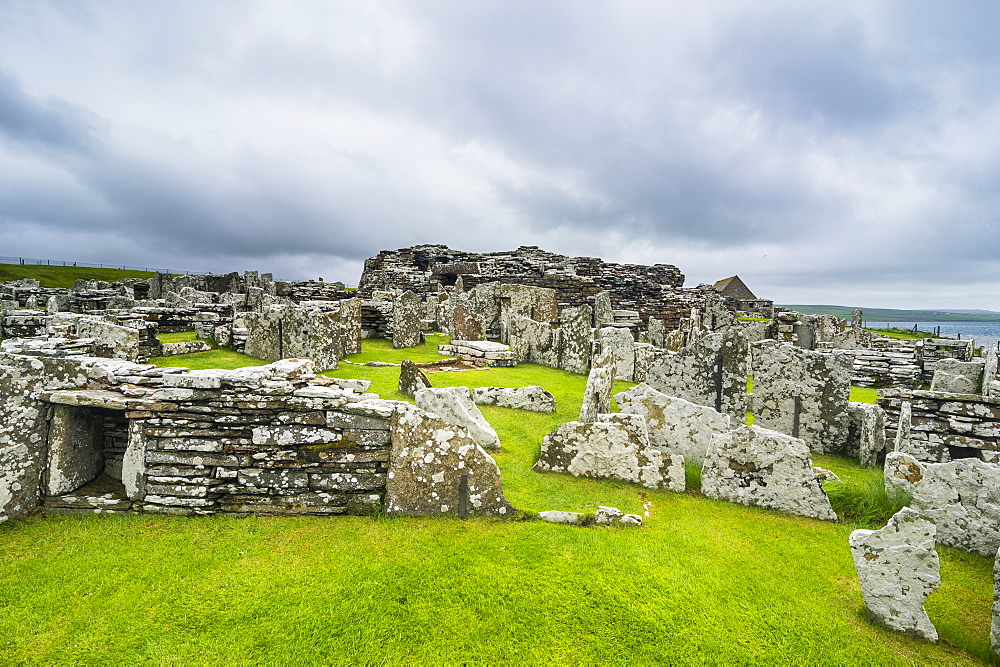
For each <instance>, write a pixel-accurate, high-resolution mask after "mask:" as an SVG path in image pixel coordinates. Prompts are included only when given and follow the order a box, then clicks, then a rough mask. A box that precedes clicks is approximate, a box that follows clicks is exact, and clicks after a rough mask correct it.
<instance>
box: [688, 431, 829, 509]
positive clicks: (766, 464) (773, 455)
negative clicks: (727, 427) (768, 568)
mask: <svg viewBox="0 0 1000 667" xmlns="http://www.w3.org/2000/svg"><path fill="white" fill-rule="evenodd" d="M701 490H702V493H704V494H705V495H706V496H708V497H709V498H717V499H719V500H726V501H729V502H734V503H740V504H742V505H751V506H758V507H769V508H771V509H776V510H780V511H782V512H789V513H790V514H799V515H801V516H807V517H811V518H814V519H822V520H824V521H836V520H837V515H836V513H835V512H834V511H833V508H832V507H831V506H830V499H829V498H828V497H827V495H826V493H825V492H824V491H823V487H822V486H820V483H819V481H818V480H817V479H816V475H815V473H814V472H813V468H812V459H811V458H810V456H809V448H808V447H806V445H805V443H804V442H802V441H801V440H799V439H798V438H793V437H791V436H788V435H784V434H782V433H778V432H776V431H769V430H767V429H764V428H761V427H759V426H747V425H743V426H740V427H739V428H737V429H736V430H733V431H729V432H728V433H724V434H722V435H719V436H717V437H716V438H715V442H714V444H713V446H712V448H711V450H710V451H709V454H708V457H707V458H706V459H705V465H704V467H703V468H702V471H701Z"/></svg>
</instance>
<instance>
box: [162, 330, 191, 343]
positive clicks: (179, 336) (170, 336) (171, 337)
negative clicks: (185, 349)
mask: <svg viewBox="0 0 1000 667" xmlns="http://www.w3.org/2000/svg"><path fill="white" fill-rule="evenodd" d="M156 337H157V338H159V339H160V342H161V343H188V342H192V341H196V340H200V339H199V338H198V334H197V333H196V332H194V331H177V332H173V333H158V334H156Z"/></svg>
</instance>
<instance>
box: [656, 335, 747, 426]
mask: <svg viewBox="0 0 1000 667" xmlns="http://www.w3.org/2000/svg"><path fill="white" fill-rule="evenodd" d="M749 356H750V352H749V345H748V343H747V340H746V338H745V337H744V336H743V335H742V333H741V332H740V331H739V330H733V331H729V332H726V333H717V334H711V335H708V336H706V337H704V338H702V339H700V340H698V341H696V342H693V343H691V344H689V345H687V346H685V347H683V348H681V350H680V351H679V352H677V353H665V354H661V355H660V356H658V357H657V358H656V360H655V361H654V362H653V363H652V365H651V366H650V367H649V370H648V371H647V373H646V384H648V385H649V386H651V387H652V388H653V389H656V390H657V391H659V392H662V393H664V394H666V395H667V396H676V397H678V398H683V399H684V400H686V401H691V402H692V403H697V404H699V405H707V406H709V407H713V408H714V407H716V402H717V399H720V398H721V404H722V405H721V410H719V412H723V413H725V414H727V415H729V418H730V419H731V420H732V422H733V423H734V424H742V423H743V422H744V421H745V419H746V411H747V389H746V385H747V376H748V373H749V364H748V360H749ZM720 358H721V361H722V375H721V380H722V382H721V386H719V385H717V384H716V381H717V374H718V370H719V360H720ZM720 390H721V391H720Z"/></svg>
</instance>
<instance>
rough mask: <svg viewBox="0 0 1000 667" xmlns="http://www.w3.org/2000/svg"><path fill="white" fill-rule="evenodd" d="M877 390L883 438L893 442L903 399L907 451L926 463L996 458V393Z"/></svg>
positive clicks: (999, 440) (999, 403)
mask: <svg viewBox="0 0 1000 667" xmlns="http://www.w3.org/2000/svg"><path fill="white" fill-rule="evenodd" d="M879 394H880V397H879V399H878V405H879V406H880V407H881V408H882V409H883V410H885V413H886V422H885V437H886V441H887V442H895V441H896V437H897V429H898V427H899V423H900V413H901V411H902V406H903V404H904V403H908V404H909V409H910V411H911V414H912V417H911V419H910V420H908V422H907V426H908V428H909V431H908V433H907V434H906V441H907V445H906V451H908V452H910V453H912V454H915V455H917V457H918V458H919V459H920V460H922V461H925V462H929V463H943V462H947V461H951V460H952V459H959V458H969V457H975V458H978V459H980V460H982V461H986V462H989V463H1000V397H997V398H983V396H982V395H980V394H951V393H942V392H933V391H923V390H919V389H918V390H908V389H881V390H879Z"/></svg>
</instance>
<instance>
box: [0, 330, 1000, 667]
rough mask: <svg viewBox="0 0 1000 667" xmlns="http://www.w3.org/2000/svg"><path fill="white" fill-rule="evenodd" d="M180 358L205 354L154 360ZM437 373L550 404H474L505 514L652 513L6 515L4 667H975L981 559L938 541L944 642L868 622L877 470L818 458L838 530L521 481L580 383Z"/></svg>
mask: <svg viewBox="0 0 1000 667" xmlns="http://www.w3.org/2000/svg"><path fill="white" fill-rule="evenodd" d="M437 342H439V341H437V340H434V339H432V342H431V343H429V344H428V345H427V346H423V347H420V348H413V349H410V350H403V351H399V350H397V351H391V348H390V347H388V343H387V342H385V341H365V342H364V346H365V351H364V352H363V353H362V354H361V355H355V357H353V358H352V360H354V361H365V360H373V359H374V358H378V359H379V360H386V358H387V357H390V358H412V359H415V360H430V359H436V358H439V357H438V355H437V354H436V351H435V349H434V346H435V345H436V343H437ZM219 352H225V351H219V350H216V351H213V352H212V353H201V354H214V353H219ZM191 358H196V359H198V360H199V363H200V360H201V359H203V357H200V356H198V355H185V356H182V357H168V358H166V359H164V360H162V362H163V363H164V365H193V364H191V363H189V361H190V359H191ZM248 359H249V362H253V363H261V362H260V361H259V360H253V359H252V358H248ZM223 361H224V362H225V363H227V364H229V366H230V367H235V366H237V365H241V364H242V365H247V363H248V361H247V360H245V359H240V358H237V357H227V358H226V359H225V360H223ZM329 374H330V375H335V376H343V377H357V376H362V375H364V376H367V377H368V378H369V379H371V380H372V381H373V389H374V390H376V391H379V392H380V393H382V395H383V396H384V397H386V398H400V397H399V396H398V395H397V394H396V393H395V383H396V379H397V377H398V369H397V368H395V367H367V366H353V365H350V364H343V365H342V366H341V368H339V369H337V370H336V371H332V372H330V373H329ZM429 377H430V379H431V382H432V383H433V384H435V385H437V386H448V385H460V384H464V385H467V386H486V385H497V386H512V387H513V386H522V385H525V384H540V385H542V386H544V387H545V388H546V389H548V390H549V391H551V392H552V393H553V394H554V395H555V397H556V401H557V409H558V411H557V412H556V413H555V414H554V415H542V414H536V413H530V412H523V411H517V410H509V409H504V408H489V407H485V406H484V409H483V412H484V414H485V415H486V417H487V418H488V419H489V420H490V422H491V423H492V424H493V425H494V426H495V427H496V429H497V431H498V432H499V433H500V436H501V441H502V442H503V450H502V451H500V452H498V453H497V455H496V458H497V462H498V463H499V465H500V467H501V470H502V474H503V482H504V489H505V492H506V494H507V497H508V498H509V499H510V501H511V502H512V503H513V504H514V505H515V506H517V507H521V508H523V509H527V510H536V511H537V510H544V509H562V510H577V511H593V510H594V509H595V508H596V506H597V505H598V504H606V505H615V506H617V507H619V508H621V509H623V510H625V511H627V512H637V513H644V512H648V515H647V518H646V523H645V525H644V526H642V527H641V528H637V529H620V528H602V527H591V528H576V527H566V526H556V525H551V524H546V523H542V522H537V521H522V522H502V521H493V520H486V519H470V520H466V521H459V520H457V519H444V518H442V519H388V518H385V517H367V518H366V517H361V518H358V517H345V518H335V519H323V518H312V517H300V518H266V517H250V518H245V519H235V518H232V517H226V516H216V517H205V518H181V517H167V516H154V515H149V516H142V515H140V516H80V517H58V518H46V519H31V520H27V521H18V522H9V523H7V524H3V525H0V544H2V545H3V547H4V548H3V550H2V551H0V554H2V555H0V581H2V582H3V586H0V662H3V663H20V662H28V663H36V662H87V663H110V662H119V661H122V660H123V659H124V660H128V661H129V662H158V663H187V662H193V663H197V664H206V663H225V664H231V663H247V662H272V663H294V664H298V663H329V662H338V663H339V662H359V663H369V662H378V663H383V662H389V663H428V662H430V663H442V662H445V663H452V662H487V663H489V662H493V663H515V662H517V663H522V662H530V663H540V662H571V663H609V662H616V663H625V662H628V663H705V662H710V663H715V664H728V663H744V664H745V663H763V662H774V663H780V664H789V663H791V664H846V663H860V664H914V663H919V664H931V663H941V664H981V663H983V662H985V661H988V659H989V636H988V635H989V619H990V604H991V602H992V563H991V562H990V561H989V560H988V559H985V558H982V557H979V556H973V555H969V554H965V553H962V552H958V551H955V550H951V549H945V548H939V552H940V553H941V563H942V579H943V584H942V586H941V589H940V590H939V591H937V592H936V593H934V594H933V595H932V596H931V597H930V598H929V600H928V603H927V608H928V612H929V613H930V616H931V619H932V620H933V621H934V623H935V624H936V625H937V627H938V630H939V632H940V634H941V637H942V641H941V643H939V644H937V645H931V644H927V643H925V642H922V641H919V640H915V639H912V638H909V637H905V636H902V635H899V634H896V633H893V632H889V631H886V630H882V629H880V628H877V627H875V626H873V625H871V624H870V623H869V622H868V621H867V619H866V617H865V612H864V607H863V605H862V602H861V594H860V590H859V588H858V584H857V578H856V576H855V573H854V567H853V564H852V562H851V556H850V551H849V548H848V543H847V537H848V535H849V533H850V531H851V530H852V529H853V528H854V527H857V526H859V525H870V524H871V523H872V522H873V521H875V522H876V523H877V522H881V521H882V517H884V516H885V512H887V511H891V506H890V507H883V508H881V509H877V510H875V511H872V512H869V513H868V514H867V515H865V514H864V512H862V511H861V510H860V509H858V508H862V507H863V506H864V502H861V500H859V498H865V497H866V496H869V495H871V492H872V486H873V485H875V484H876V482H877V481H879V478H880V473H879V471H877V470H876V471H871V470H862V469H860V468H858V467H857V466H856V465H855V464H853V463H851V462H849V461H845V460H843V459H838V458H836V457H819V456H817V457H816V463H817V465H822V466H823V467H826V468H829V469H831V470H833V471H834V472H836V473H838V474H839V475H840V476H841V478H842V479H843V480H844V482H843V483H844V485H845V486H846V487H847V488H849V489H851V490H852V491H851V492H850V493H848V494H846V495H847V496H849V497H848V499H847V500H836V495H834V498H835V500H834V502H835V506H837V508H838V511H842V512H843V513H845V517H844V518H845V519H846V521H845V522H843V523H839V524H834V523H826V522H821V521H814V520H810V519H804V518H801V517H794V516H789V515H784V514H780V513H777V512H772V511H768V510H762V509H756V508H747V507H743V506H740V505H733V504H729V503H723V502H717V501H712V500H709V499H706V498H704V497H703V496H701V495H700V494H698V493H697V492H694V491H691V490H689V491H688V492H687V493H680V494H678V493H668V492H659V491H649V490H646V489H643V488H641V487H637V486H634V485H631V484H624V483H614V482H607V481H598V480H587V479H578V478H574V477H572V476H569V475H565V474H537V473H533V472H531V471H530V467H531V465H532V464H533V463H534V461H535V460H536V458H537V455H538V449H539V444H540V442H541V438H542V436H544V434H545V433H547V432H548V431H549V430H551V429H552V428H554V426H555V425H557V424H558V423H560V422H562V421H566V420H568V419H572V418H574V417H575V416H576V414H577V412H578V411H579V406H580V401H581V398H582V394H583V387H584V384H585V382H586V378H584V377H583V376H579V375H573V374H571V373H563V372H560V371H555V370H552V369H546V368H542V367H539V366H533V365H530V364H526V365H522V366H518V367H516V368H510V369H488V370H473V371H464V372H459V373H432V374H430V375H429ZM625 386H627V385H626V384H625V383H621V384H620V385H619V387H618V389H621V388H624V387H625ZM691 472H692V475H691V479H692V481H696V477H697V474H696V473H697V471H696V470H694V471H691ZM828 488H829V485H828ZM865 489H868V491H865ZM851 494H853V496H852V495H851ZM852 512H853V513H854V514H853V515H850V516H846V515H848V514H850V513H852ZM873 517H874V518H873ZM878 525H880V524H878Z"/></svg>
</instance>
